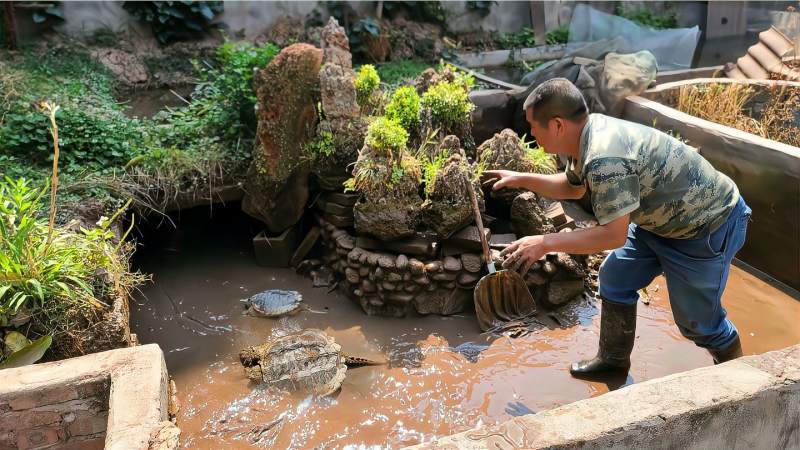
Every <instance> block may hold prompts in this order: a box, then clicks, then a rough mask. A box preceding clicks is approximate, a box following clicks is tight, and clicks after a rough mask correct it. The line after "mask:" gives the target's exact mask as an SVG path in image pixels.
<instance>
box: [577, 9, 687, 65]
mask: <svg viewBox="0 0 800 450" xmlns="http://www.w3.org/2000/svg"><path fill="white" fill-rule="evenodd" d="M699 38H700V29H699V28H698V27H697V26H694V27H692V28H673V29H668V30H656V29H653V28H650V27H645V26H642V25H638V24H636V23H634V22H632V21H630V20H628V19H625V18H624V17H619V16H614V15H612V14H606V13H604V12H601V11H598V10H596V9H594V8H592V7H590V6H587V5H585V4H582V3H581V4H578V5H576V6H575V10H574V12H573V13H572V21H571V22H570V24H569V42H568V43H567V48H568V52H569V51H570V50H576V49H578V48H580V47H583V46H585V45H586V44H587V43H590V42H597V41H605V40H607V41H608V48H607V51H613V52H617V53H635V52H638V51H640V50H648V51H650V52H651V53H652V54H653V55H654V56H655V57H656V61H657V62H658V70H660V71H663V70H676V69H688V68H690V67H691V65H692V57H693V56H694V51H695V49H696V48H697V42H698V39H699Z"/></svg>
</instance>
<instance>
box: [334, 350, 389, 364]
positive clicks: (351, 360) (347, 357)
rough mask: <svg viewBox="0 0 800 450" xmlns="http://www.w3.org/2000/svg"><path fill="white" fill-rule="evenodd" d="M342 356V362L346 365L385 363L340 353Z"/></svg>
mask: <svg viewBox="0 0 800 450" xmlns="http://www.w3.org/2000/svg"><path fill="white" fill-rule="evenodd" d="M342 356H343V357H344V363H345V364H346V365H347V367H363V366H382V365H384V364H386V363H385V362H382V361H375V360H372V359H366V358H359V357H357V356H350V355H348V354H346V353H342Z"/></svg>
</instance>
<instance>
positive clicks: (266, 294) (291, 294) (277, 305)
mask: <svg viewBox="0 0 800 450" xmlns="http://www.w3.org/2000/svg"><path fill="white" fill-rule="evenodd" d="M302 301H303V295H302V294H300V293H299V292H297V291H284V290H281V289H269V290H266V291H263V292H259V293H258V294H255V295H253V296H252V297H250V298H248V299H247V300H245V303H247V304H248V305H250V306H251V307H252V309H253V310H254V311H255V312H257V313H258V314H260V315H262V316H267V317H277V316H282V315H284V314H289V313H292V312H294V311H296V310H297V309H298V308H300V302H302Z"/></svg>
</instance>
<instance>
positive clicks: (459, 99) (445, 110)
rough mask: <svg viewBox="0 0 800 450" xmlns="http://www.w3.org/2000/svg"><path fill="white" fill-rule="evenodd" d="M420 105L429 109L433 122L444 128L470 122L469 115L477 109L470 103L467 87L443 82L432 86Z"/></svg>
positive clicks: (456, 83) (423, 95)
mask: <svg viewBox="0 0 800 450" xmlns="http://www.w3.org/2000/svg"><path fill="white" fill-rule="evenodd" d="M420 105H421V107H422V108H427V109H429V110H430V112H431V116H432V118H433V120H434V121H435V122H436V123H438V124H440V125H441V126H443V127H451V126H455V125H458V124H462V123H464V122H466V121H469V114H470V112H471V111H472V109H473V108H474V107H475V105H473V104H472V103H470V101H469V97H468V91H467V89H466V88H465V86H464V85H463V84H462V83H458V82H450V81H442V82H439V83H437V84H434V85H433V86H431V87H430V88H429V89H428V90H427V91H426V92H425V93H424V94H422V99H421V100H420Z"/></svg>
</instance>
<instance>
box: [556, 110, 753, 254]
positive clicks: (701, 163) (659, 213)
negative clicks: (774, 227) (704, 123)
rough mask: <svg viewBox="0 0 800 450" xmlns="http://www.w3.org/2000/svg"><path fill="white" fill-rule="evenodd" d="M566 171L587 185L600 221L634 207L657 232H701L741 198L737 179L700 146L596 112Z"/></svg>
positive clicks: (640, 221)
mask: <svg viewBox="0 0 800 450" xmlns="http://www.w3.org/2000/svg"><path fill="white" fill-rule="evenodd" d="M566 175H567V179H568V180H569V182H570V183H572V184H573V185H586V187H587V190H588V192H589V197H590V200H591V206H592V209H593V210H594V215H595V217H596V218H597V221H598V222H599V223H600V224H601V225H605V224H607V223H609V222H611V221H612V220H614V219H617V218H619V217H621V216H624V215H625V214H628V213H630V217H631V222H633V223H635V224H637V225H638V226H640V227H642V228H643V229H645V230H648V231H650V232H652V233H655V234H657V235H659V236H663V237H668V238H677V239H690V238H694V237H699V236H701V235H703V234H704V233H707V232H709V231H713V230H715V229H716V228H717V227H718V226H719V225H721V224H722V223H723V222H724V221H725V219H726V218H727V217H728V214H729V213H730V212H731V210H732V209H733V207H734V206H735V205H736V202H737V201H738V200H739V191H738V189H737V187H736V184H735V183H734V182H733V181H732V180H731V179H730V178H728V177H727V176H725V175H724V174H722V173H720V172H718V171H717V170H716V169H714V167H712V166H711V164H710V163H709V162H708V161H706V159H705V158H703V157H702V156H700V153H698V152H697V150H696V149H695V148H693V147H691V146H689V145H686V144H684V143H683V142H681V141H679V140H677V139H675V138H673V137H672V136H669V135H668V134H666V133H663V132H661V131H658V130H656V129H654V128H650V127H647V126H644V125H640V124H637V123H633V122H628V121H625V120H620V119H615V118H613V117H608V116H604V115H602V114H591V115H590V116H589V120H588V121H587V122H586V126H585V127H584V128H583V132H582V133H581V147H580V156H579V158H578V160H574V159H572V158H570V160H569V163H568V165H567V168H566Z"/></svg>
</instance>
